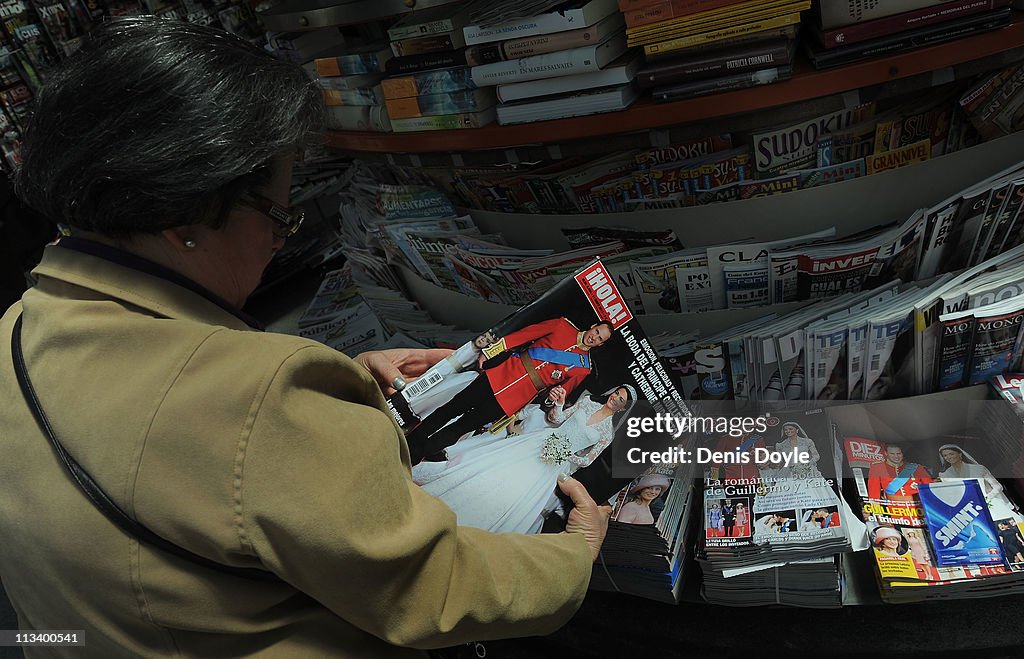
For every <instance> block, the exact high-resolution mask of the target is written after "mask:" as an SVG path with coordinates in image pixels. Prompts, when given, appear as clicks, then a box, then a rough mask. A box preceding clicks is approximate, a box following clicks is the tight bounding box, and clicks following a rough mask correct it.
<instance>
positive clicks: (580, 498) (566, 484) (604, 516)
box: [558, 474, 612, 561]
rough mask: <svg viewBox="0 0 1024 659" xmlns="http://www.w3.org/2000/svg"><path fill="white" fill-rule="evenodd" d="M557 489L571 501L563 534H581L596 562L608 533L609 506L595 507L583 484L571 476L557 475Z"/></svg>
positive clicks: (610, 511) (610, 510) (595, 504)
mask: <svg viewBox="0 0 1024 659" xmlns="http://www.w3.org/2000/svg"><path fill="white" fill-rule="evenodd" d="M563 476H564V478H563ZM558 487H559V488H560V489H561V490H562V492H564V493H565V494H567V495H568V496H569V498H570V499H572V504H573V508H572V510H570V511H569V520H568V523H567V524H566V525H565V532H566V533H582V534H583V537H584V539H586V541H587V544H588V545H590V551H591V553H593V554H594V560H595V561H596V560H597V557H598V556H599V555H600V554H601V544H602V543H604V536H605V534H606V533H608V517H609V516H610V515H611V513H612V509H611V508H610V507H609V506H599V505H597V503H596V502H595V501H594V499H593V498H592V497H591V496H590V494H589V493H588V492H587V488H585V487H583V483H581V482H579V481H578V480H576V479H575V478H573V477H572V476H565V474H561V475H559V477H558Z"/></svg>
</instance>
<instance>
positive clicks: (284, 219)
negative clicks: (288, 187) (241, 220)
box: [239, 192, 306, 238]
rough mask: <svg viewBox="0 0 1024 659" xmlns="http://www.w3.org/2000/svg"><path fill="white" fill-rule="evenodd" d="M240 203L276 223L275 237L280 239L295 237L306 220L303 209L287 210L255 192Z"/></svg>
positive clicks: (249, 193) (246, 194)
mask: <svg viewBox="0 0 1024 659" xmlns="http://www.w3.org/2000/svg"><path fill="white" fill-rule="evenodd" d="M239 203H240V204H243V205H245V206H248V207H249V208H251V209H253V210H256V211H259V212H261V213H263V214H264V215H266V216H267V217H269V218H270V219H271V220H273V221H274V235H275V236H277V237H278V238H288V237H289V236H294V235H295V232H296V231H298V230H299V227H301V226H302V221H303V220H304V219H306V213H305V211H303V210H302V209H301V208H294V209H293V208H285V207H284V206H279V205H278V204H276V203H274V202H273V201H271V200H270V199H267V198H266V197H264V196H263V195H260V194H257V193H255V192H247V193H245V195H243V196H242V198H241V199H239Z"/></svg>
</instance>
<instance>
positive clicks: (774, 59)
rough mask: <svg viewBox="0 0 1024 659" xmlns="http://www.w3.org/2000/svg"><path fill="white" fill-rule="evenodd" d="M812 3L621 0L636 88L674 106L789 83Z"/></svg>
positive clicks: (792, 0) (788, 0)
mask: <svg viewBox="0 0 1024 659" xmlns="http://www.w3.org/2000/svg"><path fill="white" fill-rule="evenodd" d="M810 6H811V3H810V0H770V1H768V2H764V1H762V0H756V1H754V0H671V1H669V2H665V1H658V0H619V7H620V8H621V9H622V11H623V12H624V14H625V17H626V25H627V26H628V27H627V28H626V34H627V35H628V37H629V45H630V46H643V47H644V55H645V56H646V58H647V64H646V65H645V66H644V67H643V69H641V71H640V74H639V75H638V83H639V84H640V85H641V86H643V87H646V88H649V89H652V90H653V96H654V99H655V100H656V101H674V100H681V99H686V98H692V97H695V96H703V95H705V94H712V93H715V92H720V91H727V90H733V89H743V88H746V87H753V86H755V85H764V84H769V83H772V82H777V81H779V80H786V79H788V78H790V77H791V76H792V75H793V67H792V61H793V49H794V43H795V39H796V34H797V28H798V26H799V24H800V12H802V11H804V10H806V9H809V8H810Z"/></svg>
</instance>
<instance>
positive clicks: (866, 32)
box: [820, 0, 1010, 48]
mask: <svg viewBox="0 0 1024 659" xmlns="http://www.w3.org/2000/svg"><path fill="white" fill-rule="evenodd" d="M1009 4H1010V0H959V1H954V2H947V3H944V4H942V5H940V6H938V7H925V8H922V9H917V10H915V11H908V12H906V13H903V14H895V15H893V16H886V17H883V18H877V19H875V20H873V21H864V22H861V23H854V24H852V25H847V26H844V27H840V28H836V29H832V30H826V31H824V32H823V33H821V41H820V42H821V45H822V46H823V47H825V48H838V47H840V46H847V45H850V44H852V43H857V42H860V41H865V40H867V39H874V38H876V37H884V36H887V35H889V34H893V33H895V32H902V31H904V30H913V29H915V28H919V27H924V26H926V25H934V24H936V23H944V22H946V21H951V20H955V19H957V18H959V17H960V16H970V15H972V14H980V13H981V12H984V11H991V10H993V9H999V8H1000V7H1005V6H1007V5H1009Z"/></svg>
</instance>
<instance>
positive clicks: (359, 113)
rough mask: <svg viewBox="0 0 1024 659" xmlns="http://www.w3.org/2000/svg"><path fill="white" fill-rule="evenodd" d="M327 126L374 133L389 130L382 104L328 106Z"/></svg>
mask: <svg viewBox="0 0 1024 659" xmlns="http://www.w3.org/2000/svg"><path fill="white" fill-rule="evenodd" d="M327 127H328V128H330V129H332V130H368V131H372V132H376V133H386V132H388V131H390V130H391V124H390V123H389V121H388V115H387V113H386V112H384V108H383V107H382V106H363V107H359V106H343V107H334V108H328V109H327Z"/></svg>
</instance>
